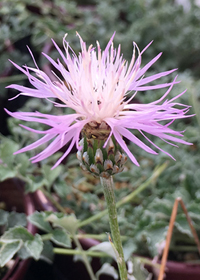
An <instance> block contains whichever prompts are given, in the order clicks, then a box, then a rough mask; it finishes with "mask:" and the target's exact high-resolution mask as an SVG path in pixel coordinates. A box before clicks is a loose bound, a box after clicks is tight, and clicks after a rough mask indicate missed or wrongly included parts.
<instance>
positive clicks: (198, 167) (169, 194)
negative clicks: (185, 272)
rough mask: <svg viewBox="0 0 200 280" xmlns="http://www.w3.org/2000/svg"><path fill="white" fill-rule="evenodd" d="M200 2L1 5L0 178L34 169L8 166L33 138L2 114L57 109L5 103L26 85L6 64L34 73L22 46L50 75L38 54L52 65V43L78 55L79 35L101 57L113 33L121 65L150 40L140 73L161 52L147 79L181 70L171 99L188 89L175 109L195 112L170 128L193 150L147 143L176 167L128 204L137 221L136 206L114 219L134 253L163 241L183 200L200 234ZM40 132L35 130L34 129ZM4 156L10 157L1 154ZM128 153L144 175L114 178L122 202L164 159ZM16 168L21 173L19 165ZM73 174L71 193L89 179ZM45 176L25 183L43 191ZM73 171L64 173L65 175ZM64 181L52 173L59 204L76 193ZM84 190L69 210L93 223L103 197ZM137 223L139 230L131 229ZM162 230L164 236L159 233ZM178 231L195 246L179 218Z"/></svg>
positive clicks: (151, 96) (133, 170)
mask: <svg viewBox="0 0 200 280" xmlns="http://www.w3.org/2000/svg"><path fill="white" fill-rule="evenodd" d="M199 2H200V1H192V0H191V1H189V0H188V1H186V0H185V1H180V0H179V1H178V0H177V1H175V0H96V1H95V0H86V1H81V0H79V1H63V0H54V1H48V0H47V1H42V2H41V1H39V0H38V1H34V0H21V1H18V0H1V2H0V22H1V25H0V65H1V67H0V120H1V126H0V128H1V133H3V134H4V135H6V136H7V139H8V138H9V139H10V140H9V141H11V142H9V141H7V140H6V138H4V140H2V146H1V150H0V152H1V154H0V158H1V159H3V160H4V161H5V162H6V164H7V166H9V170H7V172H11V173H8V174H10V175H8V176H7V177H6V176H4V177H2V178H4V179H5V178H8V177H9V176H10V177H12V176H13V177H14V176H19V174H22V175H23V176H29V173H30V174H31V172H32V169H34V168H35V167H31V165H30V163H29V162H28V157H27V156H25V155H18V158H17V157H14V158H12V156H11V154H12V152H14V151H15V150H16V149H17V148H18V147H17V146H22V145H26V144H27V143H30V142H32V141H33V140H36V137H37V136H35V135H33V134H30V132H27V131H25V130H23V129H22V128H20V127H18V126H17V125H18V124H19V123H22V122H19V121H17V120H14V119H10V120H9V125H7V122H6V120H7V116H6V114H5V112H4V110H3V108H4V107H6V108H7V109H9V110H11V111H15V110H17V109H19V108H21V110H38V111H42V112H44V113H45V112H49V111H50V110H52V112H53V113H55V114H56V112H55V111H54V110H55V108H52V104H49V105H48V106H47V105H44V104H41V102H40V101H37V100H34V99H31V100H29V102H28V103H27V104H26V107H24V108H22V106H23V105H24V104H25V101H26V100H27V97H22V96H20V97H19V98H17V99H15V100H13V101H8V98H11V97H13V96H15V95H16V93H17V92H16V91H14V90H8V89H5V87H6V86H7V85H9V84H11V83H18V84H24V85H26V86H27V85H29V84H28V81H27V79H26V77H25V76H24V75H22V74H21V73H20V72H19V71H18V70H17V69H16V68H14V67H13V66H12V64H11V63H10V62H9V61H8V59H11V60H13V61H14V62H16V63H17V64H18V65H24V64H27V65H28V66H33V61H32V58H31V56H30V54H29V52H28V49H27V47H26V45H28V46H29V47H30V48H31V50H32V52H33V54H34V56H35V59H36V61H37V63H38V65H39V67H41V68H42V69H43V70H44V71H46V72H47V73H49V70H50V67H49V65H48V62H47V61H46V60H45V58H44V57H43V56H42V54H41V52H45V53H48V54H49V55H50V56H51V57H53V58H54V59H57V58H58V53H57V52H56V51H55V49H54V48H52V42H51V38H53V39H54V40H55V41H56V42H57V44H59V45H60V46H61V47H62V38H63V36H64V35H65V34H66V33H68V37H67V40H68V42H69V43H70V45H71V46H72V48H73V49H74V50H75V51H76V52H78V51H80V46H79V40H78V38H77V36H76V31H78V33H79V34H80V35H81V36H82V38H83V40H84V41H86V42H87V46H89V45H90V44H93V45H95V44H96V40H98V41H99V42H100V44H101V48H102V49H104V47H105V46H106V44H107V42H108V40H109V38H110V37H111V35H112V34H113V32H114V31H116V35H115V39H114V43H115V46H117V45H118V44H121V46H122V52H123V54H124V57H125V58H126V59H130V58H131V55H132V49H133V44H132V42H133V41H135V42H136V43H137V44H138V46H139V48H140V49H141V50H142V49H143V48H144V47H145V46H146V45H147V44H148V43H149V42H150V41H152V40H154V42H153V44H152V45H151V46H150V47H149V48H148V49H147V50H146V51H145V53H144V55H143V60H142V65H145V63H147V62H148V61H150V60H151V59H152V58H153V57H154V56H156V55H157V54H158V53H159V52H163V55H162V56H161V58H160V59H159V61H157V62H156V64H155V65H153V67H151V69H150V71H149V72H148V73H149V75H150V74H153V73H158V72H161V71H166V70H170V69H172V68H178V71H177V73H178V74H179V80H180V81H181V83H180V84H178V85H177V86H175V87H174V89H173V91H172V92H171V94H170V97H172V96H175V95H177V94H178V93H181V92H182V91H184V90H185V89H187V92H186V94H185V95H183V96H182V97H181V98H180V99H179V102H180V103H185V104H189V105H191V106H192V108H191V111H190V112H191V114H196V116H194V117H192V118H190V119H185V120H181V121H178V122H176V123H175V124H173V125H174V127H173V128H174V129H177V130H186V131H185V134H184V135H185V136H184V139H185V140H186V141H189V142H193V146H184V147H183V145H180V148H179V149H178V148H176V147H172V146H170V145H168V144H166V143H164V142H163V141H161V140H160V139H154V138H152V139H153V141H154V142H155V143H156V144H157V145H159V146H160V147H161V148H163V149H164V150H167V151H168V152H170V153H171V154H172V155H173V156H174V157H175V158H176V160H177V161H176V162H174V161H173V160H171V159H169V162H170V164H169V168H168V169H167V171H166V172H165V173H164V174H163V175H162V176H161V177H160V178H159V180H157V181H156V182H155V183H154V186H153V187H152V188H151V191H147V192H145V193H144V194H143V196H142V195H141V196H139V197H138V198H137V200H136V201H135V202H133V205H134V207H135V212H134V213H133V205H130V206H127V207H124V209H123V210H121V212H119V215H120V217H121V219H120V223H121V226H124V227H123V230H122V234H124V233H128V234H130V235H131V234H133V233H134V234H135V236H137V237H138V243H137V246H138V248H139V247H140V243H144V242H143V240H144V239H145V236H146V240H149V239H148V234H151V236H154V235H155V233H156V234H158V230H160V229H161V231H160V235H159V234H158V239H159V238H160V239H162V238H163V236H164V233H165V232H166V228H165V226H167V225H168V222H169V217H170V213H171V209H172V206H173V201H174V199H175V198H176V197H177V196H180V195H181V196H182V197H183V198H184V201H185V202H186V204H187V207H188V209H190V214H191V216H192V217H193V218H194V219H196V220H195V221H196V222H195V226H196V228H197V229H198V230H199V231H200V226H199V225H200V223H199V222H200V210H199V205H200V91H199V88H200V3H199ZM172 79H173V75H171V77H165V79H163V80H165V81H166V80H167V81H172ZM163 92H164V91H163V90H157V91H152V92H149V93H148V92H144V93H139V94H138V95H137V99H138V100H139V102H144V103H147V102H151V101H153V100H156V99H158V98H159V97H160V96H161V95H162V94H163ZM45 104H46V103H45ZM36 126H37V125H36ZM39 126H40V125H39V124H38V127H39ZM38 127H35V128H38ZM136 133H137V132H136ZM30 135H31V136H30ZM11 139H12V140H11ZM12 141H16V142H17V144H16V145H17V146H16V145H13V142H12ZM11 147H12V148H11ZM6 149H7V152H6V153H5V150H6ZM130 149H131V151H132V152H133V153H134V154H135V155H136V158H137V159H138V160H139V162H140V164H141V167H140V168H137V167H135V166H133V164H130V163H129V164H128V165H127V168H126V170H125V172H124V173H122V174H121V175H119V176H116V181H117V180H118V181H119V182H121V183H123V182H128V185H126V187H122V188H120V187H119V189H117V191H116V195H117V199H120V198H122V197H123V196H125V195H126V194H127V193H128V192H130V190H131V188H133V185H134V187H137V184H136V185H135V184H133V182H134V183H135V182H137V180H138V179H141V178H142V179H146V178H148V177H149V176H150V175H151V174H152V170H153V168H154V167H155V166H156V164H161V163H163V162H164V161H165V160H166V159H168V157H167V156H166V155H164V154H163V153H159V156H152V155H149V154H147V153H144V152H143V151H141V150H138V149H136V148H135V147H134V145H132V144H131V145H130ZM3 151H4V152H3ZM18 160H19V161H18ZM20 161H21V163H20V164H21V165H20V164H19V162H20ZM44 164H49V166H51V164H52V163H51V162H49V163H48V162H46V163H44ZM72 165H73V164H72ZM77 166H78V165H77ZM77 166H76V173H75V174H76V176H74V177H73V176H72V177H71V180H72V183H73V184H75V185H76V184H78V183H77V182H78V180H79V181H80V180H82V181H81V182H85V181H86V180H87V178H86V179H83V178H84V177H83V174H82V173H80V172H81V171H77V170H79V167H77ZM6 168H7V167H5V168H4V169H2V170H3V171H2V174H3V175H5V174H7V173H6V171H5V169H6ZM45 168H47V167H45ZM45 168H43V167H41V170H40V172H41V173H40V174H39V173H38V171H37V174H39V175H40V177H39V178H37V182H36V181H35V185H34V180H36V179H35V178H36V176H32V175H30V178H29V177H27V178H28V179H30V182H32V183H30V185H31V184H32V185H31V186H28V187H27V189H29V190H32V191H33V190H35V189H37V188H39V187H40V186H42V185H43V184H44V181H43V179H42V176H43V175H44V170H46V169H45ZM48 168H49V169H48ZM48 168H47V170H50V167H48ZM59 168H60V167H59ZM27 170H28V171H27ZM72 171H73V170H72ZM72 171H70V169H69V170H68V171H67V172H72ZM77 172H79V173H77ZM72 173H73V172H72ZM52 174H53V173H52ZM77 174H78V175H77ZM0 175H1V174H0ZM41 175H42V176H41ZM68 175H69V174H68ZM31 176H32V177H31ZM19 177H20V176H19ZM2 178H0V180H2ZM81 178H82V179H81ZM61 179H62V178H61V177H59V172H57V173H56V175H55V178H54V177H53V181H52V182H54V181H55V180H58V181H57V183H56V184H55V186H56V187H54V190H55V191H57V192H58V194H59V195H60V196H63V197H66V195H67V194H69V193H71V192H73V190H72V189H71V187H70V184H71V183H69V186H68V187H69V188H68V189H66V186H65V185H63V184H64V183H63V181H62V180H61ZM31 180H32V181H31ZM40 180H41V181H40ZM73 180H74V181H73ZM52 182H51V184H52ZM59 184H61V185H62V186H61V189H60V188H59V187H58V186H59ZM87 184H89V186H90V188H89V191H88V192H87V191H84V192H82V191H80V190H79V189H78V190H77V191H78V192H80V193H79V195H80V196H81V200H80V204H76V203H75V202H70V203H71V204H72V205H71V206H72V208H73V207H74V208H76V211H77V213H78V215H79V218H80V219H84V218H87V217H88V216H90V215H91V211H90V208H91V204H92V203H94V204H95V205H98V203H99V202H98V201H99V197H100V195H99V193H101V192H102V190H100V187H97V188H95V189H94V186H93V183H92V184H91V182H90V183H87ZM63 186H64V187H63ZM92 186H93V187H92ZM31 187H32V189H31ZM91 190H92V191H91ZM90 191H91V192H90ZM145 197H146V198H145ZM89 201H90V202H89ZM68 207H69V202H68ZM101 207H102V205H101V203H100V204H99V205H98V206H97V208H95V210H94V213H95V212H98V211H101ZM74 208H73V209H74ZM82 209H84V211H82ZM129 214H130V215H129ZM125 216H127V220H125V219H124V217H125ZM160 220H162V222H161V223H160V224H159V222H158V223H156V221H160ZM135 221H137V222H136V223H135ZM162 229H164V232H163V231H162ZM88 230H94V231H95V230H96V232H100V233H101V232H104V231H106V228H105V222H104V223H99V224H98V228H97V227H95V226H93V225H92V226H91V227H90V228H88ZM176 230H177V231H179V233H181V234H182V239H183V240H185V239H186V240H187V241H188V238H190V239H192V237H191V233H190V231H189V229H188V225H187V222H186V220H185V218H184V217H183V215H182V213H180V216H179V222H177V228H176ZM141 232H142V233H141ZM145 234H146V235H145ZM186 237H187V238H186ZM160 239H159V240H160ZM135 242H136V241H135ZM147 243H148V242H147ZM190 243H191V240H190ZM138 244H139V245H138ZM150 245H151V246H150V247H152V246H154V245H152V243H151V244H150ZM127 246H129V245H127ZM134 246H136V245H134ZM134 248H136V247H134ZM134 248H132V250H133V251H134V250H136V249H134ZM152 248H153V249H152ZM152 248H151V249H152V251H153V253H151V255H154V254H155V246H154V247H152ZM136 251H137V250H136Z"/></svg>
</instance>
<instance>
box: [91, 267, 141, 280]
mask: <svg viewBox="0 0 200 280" xmlns="http://www.w3.org/2000/svg"><path fill="white" fill-rule="evenodd" d="M101 274H106V275H109V276H111V277H113V278H114V279H118V278H119V276H118V273H117V271H116V269H115V268H114V267H113V266H111V265H110V264H109V263H104V264H103V265H102V267H101V268H100V269H99V270H98V271H97V273H96V277H97V279H98V280H99V277H100V275H101ZM138 279H139V278H138Z"/></svg>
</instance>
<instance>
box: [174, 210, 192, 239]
mask: <svg viewBox="0 0 200 280" xmlns="http://www.w3.org/2000/svg"><path fill="white" fill-rule="evenodd" d="M175 227H176V228H177V229H178V230H179V231H180V232H181V233H184V234H187V235H188V236H190V237H193V235H192V232H191V229H190V226H189V224H188V221H187V218H186V216H185V214H179V215H177V217H176V221H175Z"/></svg>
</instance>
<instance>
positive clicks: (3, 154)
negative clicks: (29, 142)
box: [0, 138, 19, 165]
mask: <svg viewBox="0 0 200 280" xmlns="http://www.w3.org/2000/svg"><path fill="white" fill-rule="evenodd" d="M18 148H19V146H18V145H17V144H16V143H15V142H14V141H11V140H9V139H8V138H7V139H6V141H3V143H2V144H1V146H0V158H1V160H2V161H3V163H6V164H8V165H9V164H10V163H13V157H14V155H13V153H14V152H16V151H17V150H18Z"/></svg>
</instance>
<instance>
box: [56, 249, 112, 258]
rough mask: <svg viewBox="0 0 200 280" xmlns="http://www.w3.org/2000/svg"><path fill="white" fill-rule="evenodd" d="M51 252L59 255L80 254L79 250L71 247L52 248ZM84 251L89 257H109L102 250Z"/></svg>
mask: <svg viewBox="0 0 200 280" xmlns="http://www.w3.org/2000/svg"><path fill="white" fill-rule="evenodd" d="M53 252H54V253H55V254H60V255H82V251H81V250H73V249H63V248H54V249H53ZM84 253H85V255H86V256H90V257H97V258H100V257H102V258H103V257H111V256H109V255H108V254H106V253H104V252H96V251H84Z"/></svg>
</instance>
